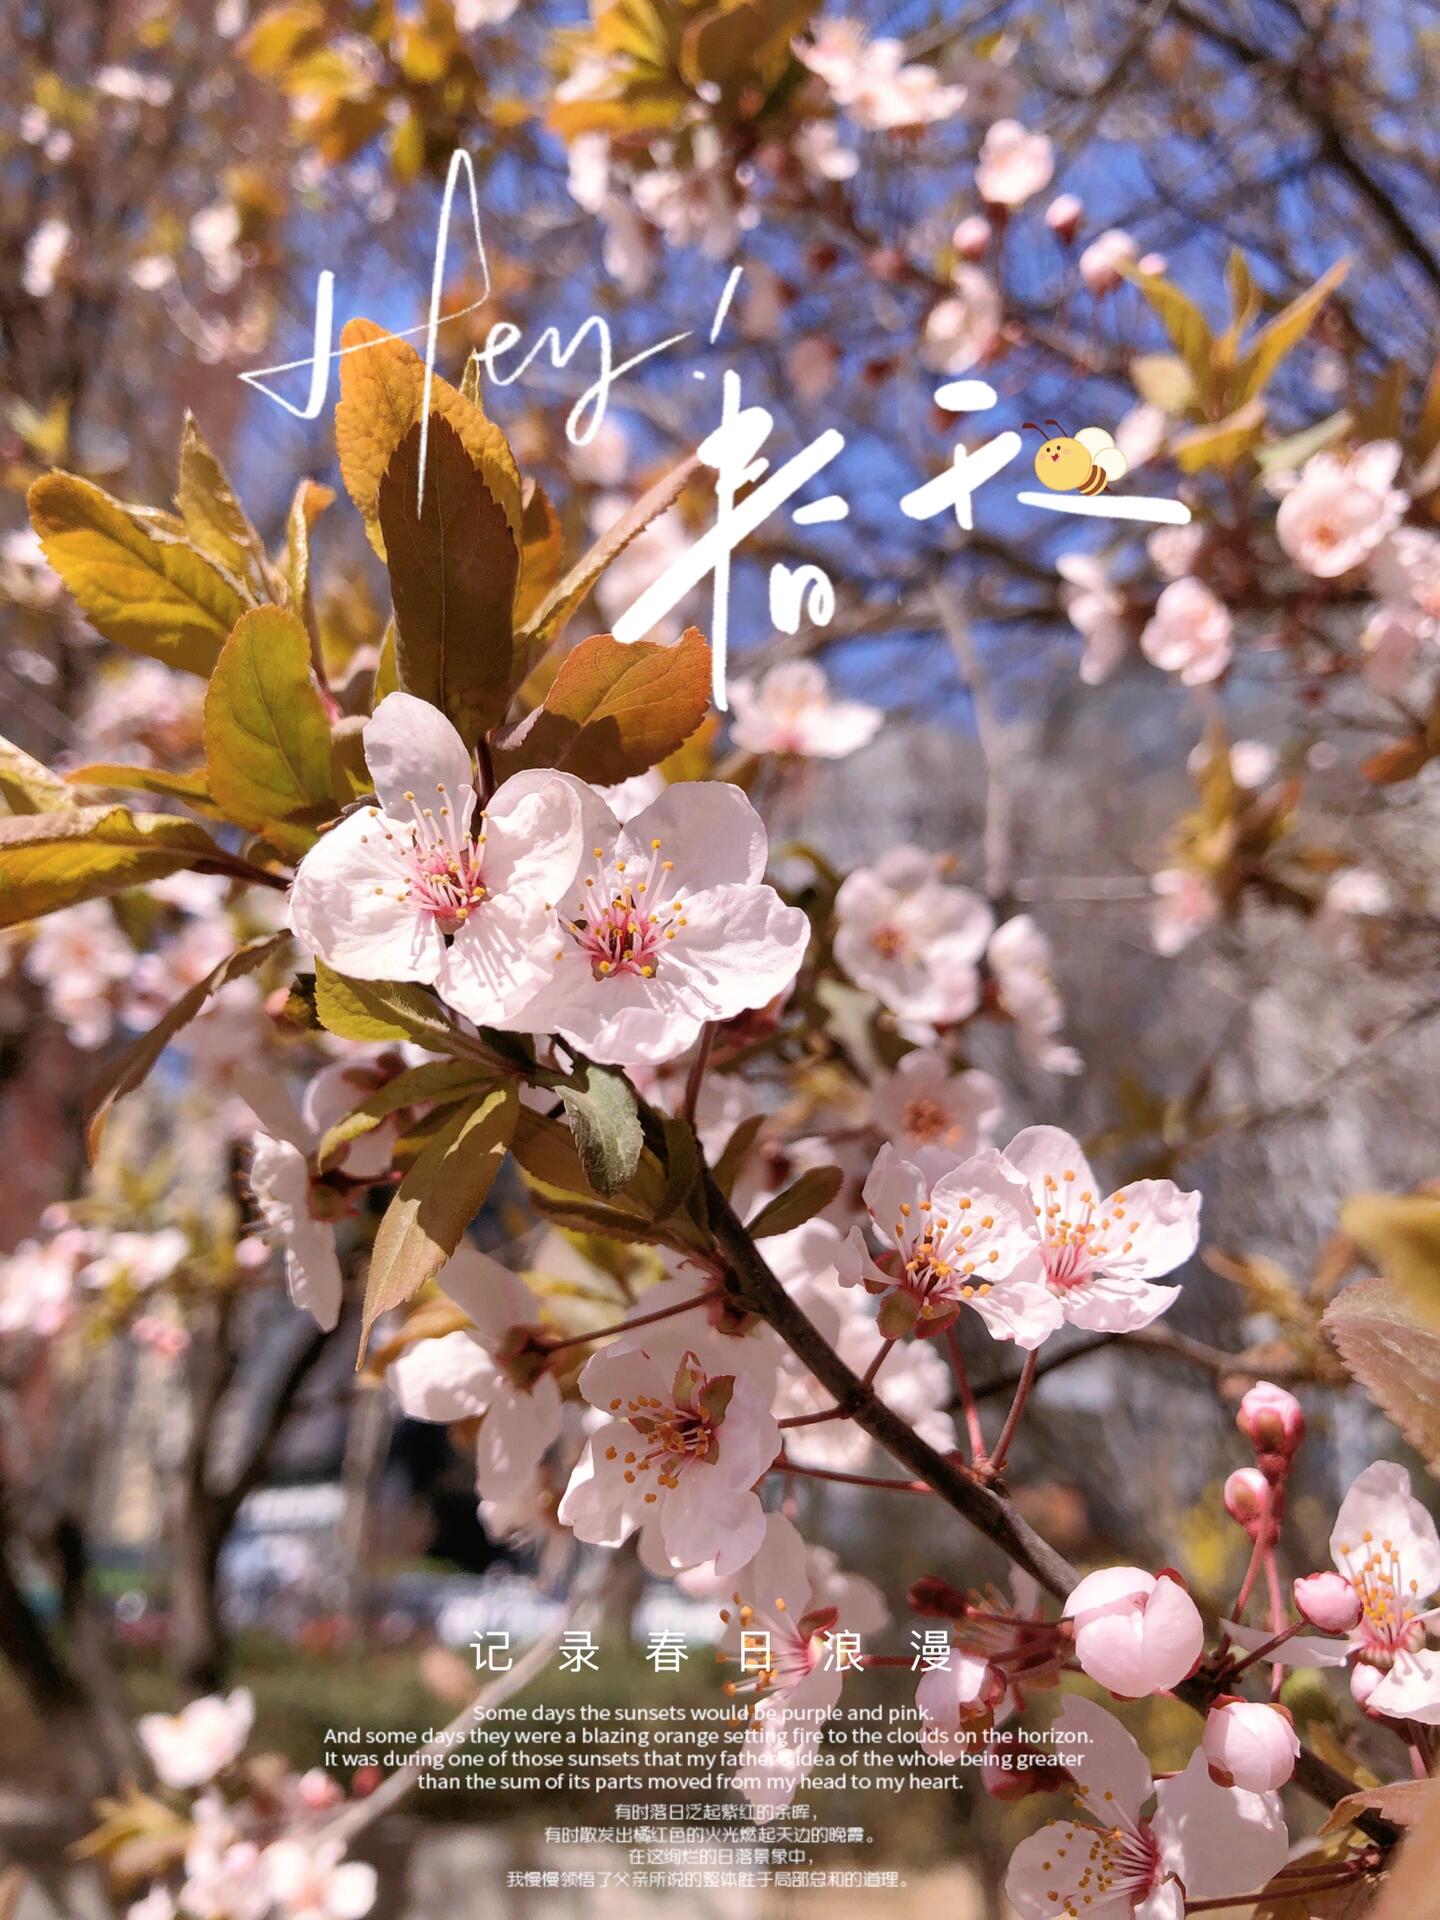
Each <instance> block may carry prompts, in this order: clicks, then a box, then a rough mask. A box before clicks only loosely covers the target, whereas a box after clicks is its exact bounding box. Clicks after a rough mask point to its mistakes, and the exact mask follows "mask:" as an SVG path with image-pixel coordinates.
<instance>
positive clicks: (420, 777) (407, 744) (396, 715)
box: [365, 693, 475, 829]
mask: <svg viewBox="0 0 1440 1920" xmlns="http://www.w3.org/2000/svg"><path fill="white" fill-rule="evenodd" d="M365 764H366V766H367V767H369V769H370V777H371V779H372V780H373V781H374V782H375V792H376V794H377V795H378V797H379V800H380V804H381V806H382V807H384V809H385V811H386V813H389V814H393V815H394V816H395V818H396V819H397V820H409V819H410V818H411V817H412V816H411V808H410V802H409V801H408V800H407V799H406V798H405V796H406V794H407V793H413V794H414V795H415V798H416V800H417V802H418V803H419V805H421V806H422V807H433V806H435V805H436V796H437V793H438V790H439V788H440V786H441V785H442V783H443V785H444V788H445V795H444V799H443V800H442V801H441V804H442V805H443V804H446V803H447V802H448V804H449V805H450V806H451V808H452V809H454V810H455V813H456V816H457V819H458V821H459V824H460V826H461V828H462V829H463V828H464V827H467V826H468V825H469V824H470V815H471V813H472V811H473V809H474V806H475V775H474V771H473V769H472V767H471V765H470V753H469V749H468V748H467V747H466V745H465V742H464V741H463V740H462V739H461V738H460V736H459V734H458V733H457V732H456V731H455V729H454V727H452V726H451V724H450V722H449V721H448V720H447V719H446V718H445V716H444V714H443V713H441V711H440V709H439V708H438V707H432V706H431V705H430V703H429V701H428V700H417V699H416V698H415V695H414V694H413V693H389V694H387V695H386V696H385V698H384V699H383V700H382V701H381V702H380V704H379V706H378V707H377V708H376V709H375V712H374V715H373V717H372V718H371V719H370V720H368V721H367V722H366V725H365ZM436 810H437V812H438V810H439V809H438V808H437V809H436Z"/></svg>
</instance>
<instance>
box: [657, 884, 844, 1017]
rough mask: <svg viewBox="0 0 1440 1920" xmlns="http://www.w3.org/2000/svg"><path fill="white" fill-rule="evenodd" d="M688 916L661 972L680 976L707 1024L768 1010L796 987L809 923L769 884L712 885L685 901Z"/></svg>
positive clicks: (665, 955)
mask: <svg viewBox="0 0 1440 1920" xmlns="http://www.w3.org/2000/svg"><path fill="white" fill-rule="evenodd" d="M685 917H686V919H687V920H688V922H689V925H688V926H686V927H684V928H683V929H682V930H681V932H680V934H679V937H678V938H677V939H676V940H675V942H674V944H673V948H672V950H671V951H670V952H665V953H662V954H661V956H660V962H659V969H658V971H659V974H660V975H661V976H663V975H664V974H665V973H666V972H667V971H669V970H671V969H673V970H674V971H676V972H677V973H679V975H680V977H681V980H682V982H683V988H684V992H685V995H686V997H687V998H689V999H692V1000H693V1001H694V1002H695V1004H696V1005H697V1006H699V1007H701V1008H703V1009H704V1012H705V1017H706V1018H707V1019H710V1020H728V1019H729V1018H730V1017H731V1016H732V1015H733V1014H737V1013H743V1012H745V1011H746V1009H748V1008H756V1007H763V1006H767V1005H768V1004H769V1002H770V1001H771V1000H773V999H774V998H775V996H776V995H777V994H780V993H783V992H784V991H785V989H786V988H787V987H789V986H790V985H791V983H792V982H793V980H794V978H795V976H796V974H797V973H798V972H799V971H800V963H801V961H802V960H803V959H804V958H805V949H806V946H807V945H808V944H809V940H810V922H809V920H808V919H807V918H806V916H805V915H804V914H803V913H802V912H801V911H800V909H799V908H798V907H787V906H786V905H785V903H784V901H783V900H782V899H781V898H780V896H779V894H778V893H776V892H775V890H774V889H773V888H772V887H765V886H717V887H711V888H709V889H707V890H706V891H705V892H703V893H699V894H696V895H694V896H693V898H690V899H688V900H687V901H686V903H685Z"/></svg>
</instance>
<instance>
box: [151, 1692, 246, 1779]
mask: <svg viewBox="0 0 1440 1920" xmlns="http://www.w3.org/2000/svg"><path fill="white" fill-rule="evenodd" d="M254 1723H255V1701H254V1698H253V1696H252V1695H251V1693H250V1690H249V1688H248V1687H236V1688H235V1690H234V1691H233V1692H232V1693H228V1694H226V1695H225V1696H224V1697H223V1698H222V1697H221V1696H220V1695H219V1694H214V1693H212V1694H207V1695H206V1696H205V1697H204V1698H203V1699H200V1700H192V1701H191V1702H190V1703H189V1705H188V1706H185V1707H182V1708H181V1709H180V1711H179V1713H146V1714H142V1715H141V1717H140V1719H139V1720H137V1721H136V1723H135V1731H136V1733H137V1734H138V1735H139V1737H140V1744H141V1746H142V1747H144V1749H145V1751H146V1753H147V1754H148V1755H149V1756H150V1764H151V1765H152V1766H153V1767H154V1769H155V1772H156V1774H157V1775H158V1776H159V1778H160V1780H161V1782H162V1783H163V1784H164V1785H165V1786H167V1787H175V1788H176V1789H178V1790H180V1791H182V1792H183V1791H184V1790H185V1789H187V1788H190V1787H203V1786H205V1785H206V1783H207V1782H209V1781H211V1780H213V1779H214V1778H215V1776H216V1774H217V1773H223V1772H224V1770H225V1768H226V1767H228V1766H230V1765H231V1764H232V1763H233V1762H234V1761H236V1760H238V1759H239V1757H240V1755H241V1753H242V1752H243V1751H244V1747H245V1742H246V1741H247V1740H248V1739H249V1738H250V1729H251V1727H252V1726H253V1725H254Z"/></svg>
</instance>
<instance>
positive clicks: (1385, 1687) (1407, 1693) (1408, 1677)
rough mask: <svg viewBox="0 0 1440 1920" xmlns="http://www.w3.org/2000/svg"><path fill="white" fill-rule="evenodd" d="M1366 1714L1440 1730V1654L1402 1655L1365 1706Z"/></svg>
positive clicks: (1423, 1652) (1427, 1652) (1428, 1652)
mask: <svg viewBox="0 0 1440 1920" xmlns="http://www.w3.org/2000/svg"><path fill="white" fill-rule="evenodd" d="M1365 1706H1366V1710H1367V1711H1369V1712H1373V1713H1388V1714H1391V1715H1393V1716H1394V1718H1395V1719H1397V1720H1418V1721H1420V1722H1421V1724H1422V1725H1424V1726H1427V1727H1434V1726H1440V1653H1434V1652H1431V1651H1429V1650H1428V1649H1427V1650H1425V1651H1422V1652H1420V1653H1402V1654H1400V1655H1399V1656H1398V1658H1397V1659H1396V1662H1395V1664H1394V1666H1393V1667H1392V1668H1391V1669H1390V1671H1389V1673H1387V1674H1386V1676H1385V1678H1384V1679H1383V1680H1382V1681H1381V1682H1380V1684H1379V1686H1378V1687H1376V1689H1375V1691H1374V1692H1373V1693H1372V1694H1371V1695H1370V1697H1369V1699H1368V1700H1367V1701H1366V1702H1365Z"/></svg>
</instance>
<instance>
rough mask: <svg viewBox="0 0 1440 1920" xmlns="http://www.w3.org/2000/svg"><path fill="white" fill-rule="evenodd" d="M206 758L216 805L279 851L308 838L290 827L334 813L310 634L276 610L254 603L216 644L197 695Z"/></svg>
mask: <svg viewBox="0 0 1440 1920" xmlns="http://www.w3.org/2000/svg"><path fill="white" fill-rule="evenodd" d="M205 762H206V765H207V767H208V769H209V774H210V793H211V797H212V798H213V799H214V801H215V804H216V805H217V806H218V807H220V808H221V809H222V810H223V811H224V812H225V813H226V814H228V815H229V817H230V818H231V819H232V820H234V821H236V822H237V823H238V824H239V825H240V826H242V827H249V828H250V829H251V830H252V832H256V833H263V834H265V836H266V837H267V838H268V839H270V840H273V841H275V843H276V844H277V845H282V846H285V847H286V848H287V850H294V849H296V848H298V850H299V851H301V852H303V851H304V849H305V848H306V847H307V846H309V845H310V844H311V843H312V842H313V840H314V837H315V836H314V833H313V831H312V830H311V829H310V826H309V825H308V824H306V825H300V826H292V825H291V824H290V823H294V822H300V821H305V820H307V817H308V821H312V822H313V821H314V820H315V819H317V818H319V819H323V818H324V817H325V816H326V815H327V814H329V813H330V812H331V811H333V798H332V795H331V791H330V720H329V715H328V713H327V711H326V707H325V700H324V696H323V695H322V694H321V692H320V683H319V681H318V680H317V679H316V678H315V669H314V667H313V665H312V664H311V658H310V637H309V635H308V634H307V633H306V631H305V629H304V627H303V626H302V625H301V624H300V621H299V619H298V618H297V617H296V616H295V614H293V613H291V612H289V611H288V610H286V609H285V608H282V607H257V608H256V609H255V610H254V611H253V612H252V613H247V614H245V615H244V616H243V617H242V618H241V619H240V620H239V621H237V623H236V626H235V631H234V632H233V633H232V634H231V635H230V637H229V639H228V640H227V641H226V642H225V645H224V647H223V649H222V650H221V654H220V658H219V660H218V661H217V662H216V665H215V671H214V673H213V674H212V675H211V677H210V685H209V687H208V688H207V689H206V693H205ZM277 824H278V825H279V826H281V828H282V829H283V830H282V832H281V833H280V834H279V835H278V836H277V834H276V831H275V829H276V826H277Z"/></svg>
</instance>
